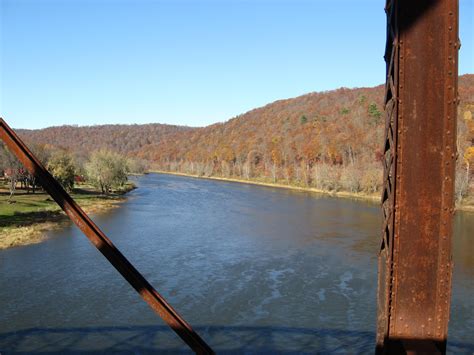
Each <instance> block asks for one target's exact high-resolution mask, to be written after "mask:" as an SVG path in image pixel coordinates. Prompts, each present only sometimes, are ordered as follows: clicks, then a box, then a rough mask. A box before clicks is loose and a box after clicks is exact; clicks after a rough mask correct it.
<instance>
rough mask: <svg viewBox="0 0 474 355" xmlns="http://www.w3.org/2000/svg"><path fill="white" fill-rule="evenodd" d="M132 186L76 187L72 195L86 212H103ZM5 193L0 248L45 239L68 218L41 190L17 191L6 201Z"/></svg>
mask: <svg viewBox="0 0 474 355" xmlns="http://www.w3.org/2000/svg"><path fill="white" fill-rule="evenodd" d="M134 188H135V185H133V184H131V183H129V184H127V185H126V187H125V188H123V189H122V190H119V191H116V192H114V193H111V194H109V195H102V194H100V193H99V192H98V191H95V190H93V189H91V188H90V187H89V188H77V189H75V190H74V191H73V192H72V193H71V195H72V197H73V198H74V200H75V201H76V202H77V203H78V204H79V206H80V207H81V208H82V209H83V210H84V211H85V212H86V213H87V214H90V213H103V212H106V211H109V210H111V209H114V208H117V207H118V206H120V203H122V202H124V201H125V200H126V197H125V196H124V195H125V194H126V193H127V192H129V191H131V190H133V189H134ZM7 198H8V194H6V193H5V192H2V193H0V210H1V211H2V216H1V217H0V250H1V249H7V248H12V247H18V246H23V245H29V244H36V243H39V242H41V241H43V240H45V239H46V235H47V232H49V231H52V230H55V229H58V228H61V227H64V226H65V225H67V223H69V218H68V217H67V215H66V214H65V213H64V212H63V211H62V210H61V209H60V207H59V206H58V205H57V204H56V202H54V201H53V200H52V199H51V197H50V196H49V195H48V194H47V193H46V192H44V191H38V192H36V193H35V194H32V193H29V194H28V193H26V192H24V191H22V190H17V193H16V194H15V195H14V196H13V198H12V201H14V202H13V203H9V202H8V201H7Z"/></svg>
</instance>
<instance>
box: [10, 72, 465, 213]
mask: <svg viewBox="0 0 474 355" xmlns="http://www.w3.org/2000/svg"><path fill="white" fill-rule="evenodd" d="M383 91H384V88H383V86H377V87H374V88H357V89H345V88H341V89H337V90H334V91H328V92H320V93H310V94H307V95H303V96H300V97H297V98H292V99H286V100H279V101H276V102H273V103H271V104H268V105H266V106H264V107H261V108H257V109H254V110H251V111H249V112H247V113H245V114H242V115H239V116H237V117H233V118H231V119H229V120H228V121H226V122H224V123H216V124H213V125H210V126H207V127H202V128H191V127H181V126H171V125H164V124H148V125H103V126H89V127H77V126H61V127H51V128H46V129H42V130H19V131H18V132H19V134H20V135H21V136H22V137H23V138H24V139H25V140H26V142H27V143H28V144H31V145H32V146H43V148H45V149H61V150H65V151H68V152H69V153H70V154H71V155H72V156H73V157H74V161H75V162H76V164H77V165H79V166H80V165H81V164H82V162H84V161H85V160H86V157H87V156H88V155H90V154H91V152H93V151H95V150H98V149H107V150H110V151H113V152H116V153H120V154H121V155H123V156H126V157H128V158H132V159H134V160H135V161H139V162H141V164H144V165H146V166H147V167H148V169H150V170H161V171H169V172H181V173H186V174H193V175H198V176H217V177H228V178H235V179H240V180H257V181H265V182H270V183H271V182H278V183H281V184H288V185H295V186H303V187H315V188H318V189H323V190H327V191H348V192H354V193H355V192H360V193H365V194H374V193H378V192H379V191H380V189H381V183H382V169H383V167H382V159H383V151H382V144H383V136H384V128H385V116H384V112H383ZM459 95H460V104H459V109H458V139H457V150H458V159H457V169H456V174H457V179H456V200H457V203H458V204H459V203H464V204H469V205H471V204H473V199H474V198H473V194H474V188H473V180H474V179H473V171H474V147H473V145H474V117H473V114H474V75H464V76H461V77H460V78H459Z"/></svg>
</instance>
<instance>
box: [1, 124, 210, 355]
mask: <svg viewBox="0 0 474 355" xmlns="http://www.w3.org/2000/svg"><path fill="white" fill-rule="evenodd" d="M0 138H1V139H2V140H3V142H5V144H6V145H7V146H8V148H9V149H10V151H11V152H12V153H13V154H14V155H15V156H16V157H17V158H18V159H19V160H20V161H21V162H22V164H23V165H24V166H25V168H26V169H28V171H29V172H30V173H31V174H33V175H35V176H36V177H37V178H38V180H39V182H40V184H41V186H43V188H44V189H45V190H46V191H47V192H48V193H49V194H50V195H51V197H52V198H53V199H54V200H55V201H56V202H57V203H58V205H59V206H60V207H61V208H62V209H63V210H64V211H65V212H66V214H67V215H68V216H69V218H70V219H71V220H72V221H73V222H74V223H75V224H76V225H77V226H78V227H79V229H80V230H81V231H82V232H83V233H84V234H85V235H86V236H87V238H89V240H90V241H91V242H92V244H94V246H95V247H96V248H97V249H98V250H99V251H100V252H101V253H102V254H103V255H104V256H105V257H106V258H107V260H108V261H109V262H110V263H111V264H112V265H113V266H114V267H115V268H116V269H117V271H118V272H120V274H121V275H122V276H123V277H124V278H125V279H126V280H127V281H128V282H129V283H130V285H131V286H132V287H133V288H134V289H135V290H136V291H137V292H138V293H139V294H140V296H142V298H143V299H144V300H145V301H146V302H147V303H148V305H149V306H150V307H151V308H152V309H153V310H154V311H155V312H156V313H158V315H159V316H160V317H161V318H162V319H163V320H164V321H165V322H166V323H167V324H168V325H169V326H170V327H171V328H172V329H173V330H174V331H175V332H176V334H178V335H179V336H180V337H181V338H182V339H183V340H184V341H185V342H186V343H187V344H188V345H189V347H190V348H191V349H192V350H193V351H195V352H196V353H198V354H213V351H212V349H211V348H210V347H209V346H208V345H207V344H206V343H205V342H204V340H202V339H201V338H200V337H199V335H198V334H197V333H196V332H195V331H194V330H193V329H192V328H191V326H190V325H189V324H188V323H187V322H186V321H185V320H184V319H183V318H182V317H181V316H180V315H179V314H178V313H177V312H176V311H175V310H174V309H173V308H172V307H171V306H170V305H169V304H168V303H167V302H166V300H165V299H164V298H163V297H162V296H161V295H160V294H159V293H158V292H157V291H156V290H155V289H154V288H153V286H151V285H150V283H148V281H147V280H146V279H145V278H144V277H143V276H142V275H141V274H140V273H139V272H138V270H137V269H135V267H134V266H133V265H132V264H131V263H130V262H129V261H128V260H127V259H126V258H125V256H123V254H122V253H121V252H120V251H119V250H118V249H117V248H116V247H115V246H114V244H113V243H112V242H111V241H110V239H108V238H107V237H106V236H105V234H104V233H103V232H102V231H101V230H100V229H99V227H97V226H96V225H95V224H94V222H92V220H91V219H90V218H89V217H88V216H87V215H86V213H85V212H84V211H83V210H82V209H81V208H80V207H79V206H78V205H77V204H76V202H75V201H74V200H73V199H72V198H71V197H70V196H69V194H68V193H67V192H66V191H65V190H64V189H63V188H62V186H61V185H60V184H59V183H58V182H57V181H56V180H55V179H54V178H53V177H52V176H51V174H49V173H48V171H47V170H46V169H45V168H44V167H43V166H42V164H41V163H40V162H39V161H38V159H36V158H35V156H34V155H33V154H32V153H31V151H30V150H29V149H28V148H27V147H26V145H25V144H24V143H23V142H22V141H21V140H20V138H19V137H18V136H17V135H16V134H15V132H14V131H13V130H12V129H11V128H10V127H9V126H8V125H7V124H6V122H5V121H4V120H3V119H2V118H0Z"/></svg>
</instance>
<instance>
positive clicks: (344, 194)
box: [150, 170, 474, 213]
mask: <svg viewBox="0 0 474 355" xmlns="http://www.w3.org/2000/svg"><path fill="white" fill-rule="evenodd" d="M150 173H156V174H167V175H177V176H186V177H193V178H196V179H207V180H217V181H227V182H235V183H240V184H249V185H258V186H266V187H277V188H282V189H287V190H295V191H301V192H312V193H315V194H319V195H325V196H331V197H338V198H345V199H356V200H363V201H367V202H372V203H380V202H381V194H380V193H376V194H365V193H358V192H348V191H326V190H321V189H317V188H314V187H301V186H294V185H285V184H278V183H271V182H265V181H255V180H243V179H232V178H224V177H218V176H199V175H195V174H185V173H179V172H171V171H164V170H150ZM456 211H463V212H471V213H474V206H472V205H461V206H456Z"/></svg>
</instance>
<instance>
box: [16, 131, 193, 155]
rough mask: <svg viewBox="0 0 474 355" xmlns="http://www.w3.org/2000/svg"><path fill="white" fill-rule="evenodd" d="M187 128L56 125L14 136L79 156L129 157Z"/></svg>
mask: <svg viewBox="0 0 474 355" xmlns="http://www.w3.org/2000/svg"><path fill="white" fill-rule="evenodd" d="M189 129H190V128H188V127H184V126H173V125H166V124H159V123H153V124H144V125H136V124H134V125H97V126H83V127H79V126H59V127H49V128H44V129H39V130H25V129H19V130H17V133H18V134H19V135H20V136H21V137H22V138H24V139H25V140H26V141H27V142H28V143H30V144H37V145H43V144H49V145H51V146H54V147H56V148H62V149H66V150H69V151H71V152H74V153H75V154H78V155H88V154H89V153H90V152H92V151H94V150H97V149H101V148H106V149H110V150H113V151H115V152H118V153H121V154H125V155H129V154H130V153H131V152H134V151H139V150H140V149H142V148H143V147H144V146H147V145H150V144H157V143H158V142H160V140H161V139H162V138H163V137H164V136H166V135H169V134H173V133H177V132H185V131H187V130H189Z"/></svg>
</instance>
